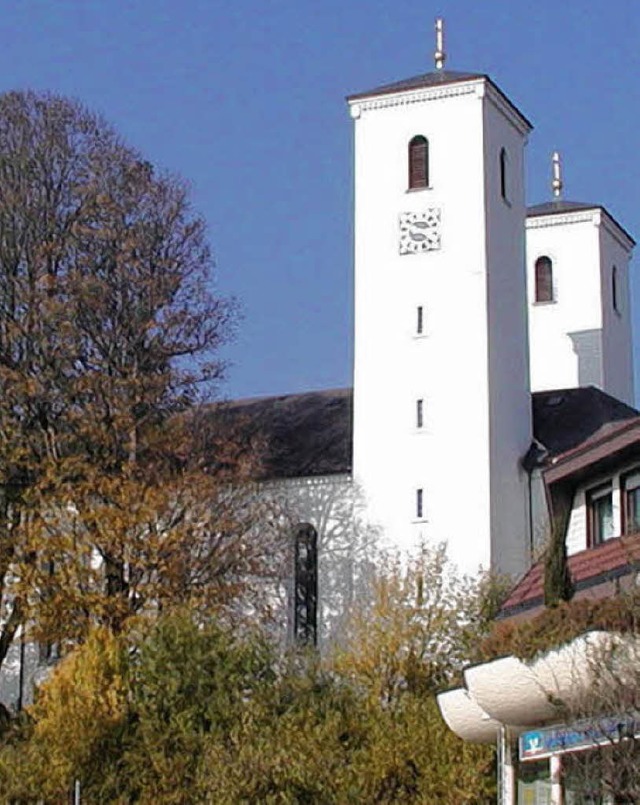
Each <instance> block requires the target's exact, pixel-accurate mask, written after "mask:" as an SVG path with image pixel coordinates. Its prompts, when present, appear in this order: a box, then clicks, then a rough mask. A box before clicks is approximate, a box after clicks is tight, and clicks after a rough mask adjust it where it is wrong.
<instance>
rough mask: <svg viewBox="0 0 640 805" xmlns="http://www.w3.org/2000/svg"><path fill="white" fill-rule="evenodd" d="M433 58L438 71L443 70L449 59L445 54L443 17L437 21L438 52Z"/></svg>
mask: <svg viewBox="0 0 640 805" xmlns="http://www.w3.org/2000/svg"><path fill="white" fill-rule="evenodd" d="M433 56H434V59H435V63H436V70H442V68H443V67H444V62H445V59H446V58H447V56H446V54H445V52H444V21H443V19H442V17H438V18H437V19H436V52H435V53H434V54H433Z"/></svg>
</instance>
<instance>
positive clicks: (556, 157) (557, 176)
mask: <svg viewBox="0 0 640 805" xmlns="http://www.w3.org/2000/svg"><path fill="white" fill-rule="evenodd" d="M551 162H552V166H553V181H552V182H551V189H552V190H553V196H554V198H556V199H559V198H561V197H562V171H561V168H560V154H559V153H558V152H557V151H554V152H553V156H552V157H551Z"/></svg>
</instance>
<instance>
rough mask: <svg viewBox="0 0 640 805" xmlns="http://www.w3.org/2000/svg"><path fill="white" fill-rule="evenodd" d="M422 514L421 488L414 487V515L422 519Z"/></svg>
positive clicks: (422, 498)
mask: <svg viewBox="0 0 640 805" xmlns="http://www.w3.org/2000/svg"><path fill="white" fill-rule="evenodd" d="M423 516H424V493H423V490H422V489H416V517H417V518H418V520H422V518H423Z"/></svg>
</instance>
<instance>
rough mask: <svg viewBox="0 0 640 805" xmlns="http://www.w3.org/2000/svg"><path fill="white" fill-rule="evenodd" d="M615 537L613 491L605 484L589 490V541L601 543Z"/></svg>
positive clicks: (595, 543)
mask: <svg viewBox="0 0 640 805" xmlns="http://www.w3.org/2000/svg"><path fill="white" fill-rule="evenodd" d="M611 537H613V492H612V489H611V484H604V485H603V486H599V487H598V488H597V489H592V490H591V491H590V492H587V543H588V545H589V546H590V547H593V546H594V545H600V543H602V542H605V540H608V539H611Z"/></svg>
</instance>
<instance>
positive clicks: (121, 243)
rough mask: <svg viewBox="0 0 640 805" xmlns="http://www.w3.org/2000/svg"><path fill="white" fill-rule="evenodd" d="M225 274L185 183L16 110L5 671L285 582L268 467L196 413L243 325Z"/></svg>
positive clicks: (0, 384)
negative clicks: (23, 643) (276, 560)
mask: <svg viewBox="0 0 640 805" xmlns="http://www.w3.org/2000/svg"><path fill="white" fill-rule="evenodd" d="M212 270H213V261H212V256H211V253H210V249H209V246H208V243H207V240H206V235H205V224H204V221H203V219H202V218H201V217H199V216H198V215H197V214H196V213H194V211H193V210H192V208H191V204H190V201H189V197H188V192H187V188H186V186H185V184H184V183H183V182H182V181H181V180H179V179H177V178H176V177H174V176H172V175H170V174H167V173H164V172H161V171H157V170H156V169H154V167H153V166H152V165H151V164H149V163H148V162H147V161H145V160H144V159H143V158H142V157H141V155H140V154H139V153H137V152H136V151H135V150H133V149H132V148H130V147H128V146H127V145H125V144H124V143H123V142H122V140H121V139H120V138H119V137H118V135H117V134H116V133H115V132H114V131H113V130H112V129H111V128H110V127H109V126H108V125H107V124H106V123H105V122H104V121H103V120H102V119H101V118H100V117H99V116H97V115H95V114H93V113H92V112H90V111H88V110H87V109H86V108H84V107H83V106H82V105H80V104H79V103H76V102H74V101H70V100H67V99H64V98H61V97H57V96H54V95H47V94H37V93H34V92H11V93H8V94H5V95H2V96H0V665H1V664H2V662H3V661H4V659H5V657H6V654H7V651H8V649H9V647H10V645H11V643H12V641H13V640H14V638H15V636H16V633H17V631H18V629H20V628H21V627H29V628H30V631H31V634H32V635H33V636H34V637H35V638H37V639H40V640H46V641H53V640H55V641H62V640H64V639H66V638H76V637H78V636H82V635H83V634H85V633H86V632H87V630H88V629H89V627H90V626H91V624H93V623H96V622H97V623H102V624H105V625H108V626H110V627H112V628H114V629H116V630H117V629H120V628H122V626H123V624H124V623H125V622H126V621H127V619H128V618H129V617H130V616H132V615H135V614H138V613H140V612H146V611H150V610H153V609H154V608H155V609H159V608H162V607H165V608H166V606H167V605H168V604H169V603H171V602H172V601H177V602H180V603H185V602H191V603H193V604H194V605H195V606H198V607H205V608H206V607H208V606H219V605H220V606H226V605H228V604H229V603H230V602H232V601H234V600H237V599H238V596H239V595H240V592H241V591H242V592H243V593H244V592H245V589H246V588H247V587H248V586H249V582H250V581H251V580H255V579H257V578H259V577H261V576H263V575H268V574H269V573H270V572H271V571H272V567H271V566H270V565H269V562H268V561H267V559H268V558H269V561H271V562H272V557H273V555H274V550H273V544H272V542H271V540H272V537H273V534H272V532H271V531H270V530H269V529H268V528H261V529H257V528H255V527H254V526H255V525H256V521H257V519H258V516H261V517H262V516H263V515H264V512H262V511H261V506H262V502H261V500H260V496H259V494H258V492H257V490H256V487H255V485H254V484H252V479H253V478H255V476H256V461H257V454H258V452H259V451H258V450H257V448H256V446H255V445H247V444H245V443H244V442H243V441H242V439H236V438H235V436H234V435H233V434H230V433H228V432H227V433H225V434H224V435H221V434H220V433H216V432H215V429H214V430H212V429H211V427H209V428H208V431H207V427H205V426H204V425H203V423H202V421H200V419H199V417H198V414H197V413H195V412H194V406H195V404H196V403H199V402H202V401H204V400H209V399H211V396H212V392H213V391H214V390H215V385H216V382H217V381H218V380H219V379H220V377H221V375H222V370H223V366H222V364H221V362H220V360H219V355H218V353H219V348H220V346H221V345H222V344H223V343H224V342H225V341H226V340H227V339H228V337H229V336H230V334H231V333H232V331H233V327H234V322H235V306H234V304H233V303H232V302H231V301H229V300H226V299H224V298H222V297H221V296H220V295H219V294H217V293H216V292H215V290H214V287H213V284H212V283H213V275H212ZM263 519H265V518H264V517H263ZM254 589H256V590H257V589H258V586H257V585H254Z"/></svg>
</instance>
